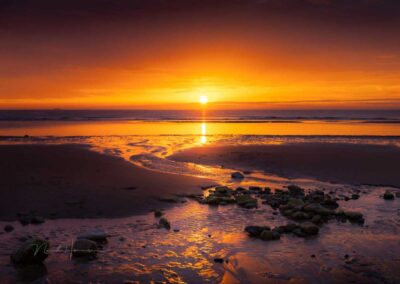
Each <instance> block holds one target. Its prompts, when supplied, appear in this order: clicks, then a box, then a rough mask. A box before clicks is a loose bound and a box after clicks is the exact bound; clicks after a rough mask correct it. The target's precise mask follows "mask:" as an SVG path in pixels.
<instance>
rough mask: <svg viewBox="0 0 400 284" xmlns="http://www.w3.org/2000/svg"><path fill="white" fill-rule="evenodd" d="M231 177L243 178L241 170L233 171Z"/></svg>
mask: <svg viewBox="0 0 400 284" xmlns="http://www.w3.org/2000/svg"><path fill="white" fill-rule="evenodd" d="M231 177H232V178H233V179H244V175H243V174H242V173H241V172H233V173H232V174H231Z"/></svg>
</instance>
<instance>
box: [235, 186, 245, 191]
mask: <svg viewBox="0 0 400 284" xmlns="http://www.w3.org/2000/svg"><path fill="white" fill-rule="evenodd" d="M236 191H246V189H245V188H244V187H240V186H239V187H238V188H236Z"/></svg>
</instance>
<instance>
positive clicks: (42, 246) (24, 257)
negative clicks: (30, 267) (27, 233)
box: [11, 238, 50, 264]
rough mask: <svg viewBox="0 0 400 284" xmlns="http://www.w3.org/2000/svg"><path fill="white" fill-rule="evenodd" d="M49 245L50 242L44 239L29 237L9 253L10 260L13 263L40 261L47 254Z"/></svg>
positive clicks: (34, 262) (36, 262)
mask: <svg viewBox="0 0 400 284" xmlns="http://www.w3.org/2000/svg"><path fill="white" fill-rule="evenodd" d="M49 247H50V244H49V242H48V241H46V240H43V239H39V238H33V239H29V240H27V241H26V242H24V243H23V244H22V246H21V247H20V248H18V249H17V250H16V251H15V252H14V253H13V254H12V255H11V261H12V262H13V263H14V264H39V263H42V262H43V261H44V260H45V259H46V258H47V256H48V249H49Z"/></svg>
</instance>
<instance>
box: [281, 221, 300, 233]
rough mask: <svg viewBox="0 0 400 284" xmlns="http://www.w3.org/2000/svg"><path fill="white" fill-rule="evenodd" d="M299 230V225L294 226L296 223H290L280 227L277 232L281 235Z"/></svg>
mask: <svg viewBox="0 0 400 284" xmlns="http://www.w3.org/2000/svg"><path fill="white" fill-rule="evenodd" d="M297 228H299V225H297V224H294V223H290V224H287V225H283V226H279V227H278V228H277V230H278V231H279V232H280V233H281V234H290V233H292V232H293V231H294V230H296V229H297Z"/></svg>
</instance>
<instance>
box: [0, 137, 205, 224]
mask: <svg viewBox="0 0 400 284" xmlns="http://www.w3.org/2000/svg"><path fill="white" fill-rule="evenodd" d="M0 157H1V158H0V172H1V178H0V219H2V220H13V219H15V218H16V216H17V213H18V212H29V211H31V210H33V211H36V213H37V214H40V215H42V216H45V217H53V218H70V217H71V218H92V217H120V216H129V215H132V214H135V213H141V212H148V211H149V210H151V209H154V208H160V207H166V206H167V204H166V203H164V202H160V201H158V200H157V198H158V197H164V196H172V195H174V194H178V193H189V192H197V193H199V192H201V189H200V186H202V185H205V184H209V183H212V181H209V180H206V179H199V178H194V177H186V176H178V175H173V174H163V173H158V172H153V171H149V170H146V169H143V168H140V167H137V166H134V165H132V164H130V163H129V162H127V161H125V160H123V159H121V158H117V157H112V156H108V155H103V154H99V153H96V152H93V151H90V150H88V149H87V148H85V147H84V146H81V145H2V146H0Z"/></svg>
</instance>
